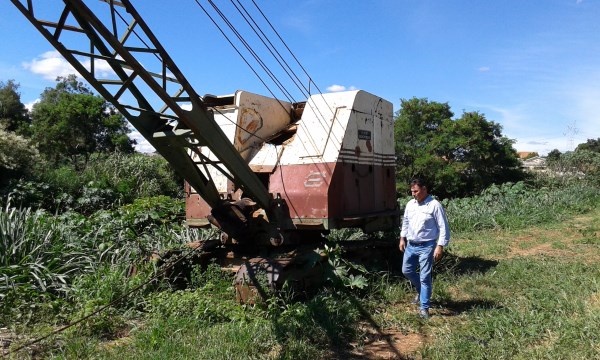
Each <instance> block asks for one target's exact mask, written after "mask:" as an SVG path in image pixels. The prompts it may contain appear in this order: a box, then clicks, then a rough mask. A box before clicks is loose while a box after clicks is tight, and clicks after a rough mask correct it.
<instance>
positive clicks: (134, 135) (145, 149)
mask: <svg viewBox="0 0 600 360" xmlns="http://www.w3.org/2000/svg"><path fill="white" fill-rule="evenodd" d="M129 137H130V138H131V139H134V140H135V141H136V142H137V144H136V145H135V149H136V150H137V151H139V152H142V153H152V152H155V151H156V149H154V146H152V145H150V143H149V142H148V140H146V139H145V138H144V137H143V136H142V134H140V133H139V131H137V130H132V131H131V133H130V134H129Z"/></svg>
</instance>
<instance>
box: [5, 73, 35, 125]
mask: <svg viewBox="0 0 600 360" xmlns="http://www.w3.org/2000/svg"><path fill="white" fill-rule="evenodd" d="M29 122H30V120H29V117H28V114H27V109H26V108H25V105H23V103H22V102H21V94H20V93H19V84H17V83H15V81H14V80H8V82H6V83H5V82H3V81H0V126H2V127H3V129H4V130H5V131H14V132H18V133H19V134H26V133H27V132H28V128H29Z"/></svg>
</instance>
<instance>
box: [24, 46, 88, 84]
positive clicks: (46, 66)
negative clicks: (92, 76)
mask: <svg viewBox="0 0 600 360" xmlns="http://www.w3.org/2000/svg"><path fill="white" fill-rule="evenodd" d="M23 67H24V68H25V69H27V70H29V71H31V72H32V73H34V74H37V75H41V76H42V77H43V78H44V79H47V80H55V79H56V78H57V77H58V76H67V75H69V74H76V73H77V71H75V69H74V68H73V67H72V66H71V64H69V63H68V62H67V61H66V60H65V59H64V58H63V57H62V56H61V55H60V53H59V52H58V51H47V52H45V53H43V54H42V55H40V56H39V57H37V58H35V59H33V60H31V62H25V63H23Z"/></svg>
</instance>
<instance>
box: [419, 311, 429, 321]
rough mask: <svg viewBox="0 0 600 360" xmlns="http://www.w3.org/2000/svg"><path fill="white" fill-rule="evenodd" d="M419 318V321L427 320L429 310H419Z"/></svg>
mask: <svg viewBox="0 0 600 360" xmlns="http://www.w3.org/2000/svg"><path fill="white" fill-rule="evenodd" d="M419 317H421V319H429V310H428V309H421V310H419Z"/></svg>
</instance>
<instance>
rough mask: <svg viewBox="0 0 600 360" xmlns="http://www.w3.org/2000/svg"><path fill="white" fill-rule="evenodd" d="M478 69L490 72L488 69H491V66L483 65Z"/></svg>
mask: <svg viewBox="0 0 600 360" xmlns="http://www.w3.org/2000/svg"><path fill="white" fill-rule="evenodd" d="M477 71H479V72H488V71H490V67H489V66H481V67H480V68H479V69H477Z"/></svg>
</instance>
